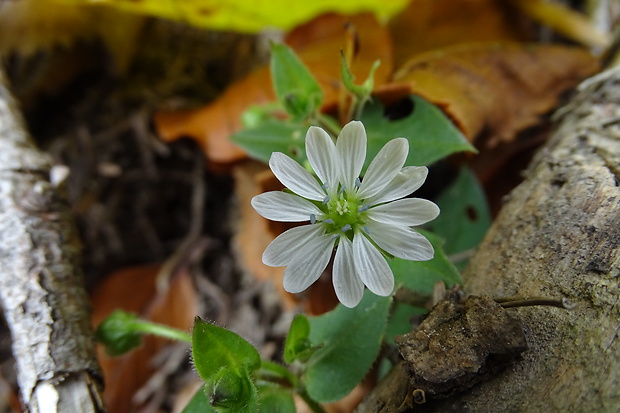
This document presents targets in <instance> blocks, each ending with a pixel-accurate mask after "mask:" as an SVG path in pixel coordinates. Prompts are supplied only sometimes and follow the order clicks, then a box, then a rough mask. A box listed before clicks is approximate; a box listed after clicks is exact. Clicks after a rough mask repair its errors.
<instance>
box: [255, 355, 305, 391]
mask: <svg viewBox="0 0 620 413" xmlns="http://www.w3.org/2000/svg"><path fill="white" fill-rule="evenodd" d="M258 374H259V375H260V378H261V379H263V380H265V381H268V382H273V383H279V384H281V382H282V381H285V382H286V384H288V385H289V386H291V387H298V386H299V378H298V377H297V376H295V375H294V374H293V373H291V371H290V370H289V369H287V368H286V367H284V366H281V365H280V364H278V363H274V362H273V361H269V360H264V359H262V360H261V366H260V369H259V370H258Z"/></svg>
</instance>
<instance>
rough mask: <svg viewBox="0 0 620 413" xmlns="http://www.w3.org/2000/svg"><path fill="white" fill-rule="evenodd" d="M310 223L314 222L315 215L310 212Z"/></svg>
mask: <svg viewBox="0 0 620 413" xmlns="http://www.w3.org/2000/svg"><path fill="white" fill-rule="evenodd" d="M310 223H311V224H316V215H314V214H310Z"/></svg>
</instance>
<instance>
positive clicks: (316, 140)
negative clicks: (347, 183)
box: [306, 126, 338, 190]
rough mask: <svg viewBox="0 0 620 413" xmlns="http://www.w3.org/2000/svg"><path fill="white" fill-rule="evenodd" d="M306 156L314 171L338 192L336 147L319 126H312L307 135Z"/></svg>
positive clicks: (324, 182) (322, 180)
mask: <svg viewBox="0 0 620 413" xmlns="http://www.w3.org/2000/svg"><path fill="white" fill-rule="evenodd" d="M306 154H307V155H308V161H310V165H312V169H314V172H316V174H317V176H318V177H319V179H320V180H321V182H323V184H326V185H327V186H328V187H333V188H334V190H337V185H338V161H337V153H336V145H334V142H333V141H332V138H330V137H329V135H328V134H327V132H325V131H324V130H323V129H321V128H319V127H317V126H311V127H310V129H308V133H307V134H306Z"/></svg>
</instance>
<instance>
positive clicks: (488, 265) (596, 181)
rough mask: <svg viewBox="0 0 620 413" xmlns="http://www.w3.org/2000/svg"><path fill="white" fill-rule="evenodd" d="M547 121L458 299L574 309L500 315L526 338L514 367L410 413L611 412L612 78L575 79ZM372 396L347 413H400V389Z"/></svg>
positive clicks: (615, 264)
mask: <svg viewBox="0 0 620 413" xmlns="http://www.w3.org/2000/svg"><path fill="white" fill-rule="evenodd" d="M556 120H557V129H556V131H555V133H554V134H553V136H552V137H551V139H550V140H549V142H548V143H547V144H546V145H545V146H544V147H543V148H542V149H541V150H540V151H539V153H538V154H537V156H536V157H535V158H534V160H533V161H532V163H531V165H530V167H529V168H528V170H527V173H526V179H525V181H524V182H523V183H522V184H521V185H520V186H519V187H517V188H516V189H515V190H514V191H513V192H512V193H511V194H510V196H509V197H508V199H507V201H506V203H505V205H504V207H503V208H502V210H501V212H500V214H499V216H498V217H497V219H496V221H495V223H494V224H493V226H492V228H491V229H490V231H489V233H488V234H487V236H486V238H485V240H484V241H483V243H482V245H481V246H480V248H479V250H478V252H477V253H476V255H475V256H474V257H473V258H472V260H471V263H470V265H469V266H468V268H467V270H466V271H465V273H464V279H465V291H466V292H467V293H468V294H473V295H489V296H491V297H506V296H519V297H523V298H527V297H534V296H544V297H557V298H559V297H566V298H568V299H569V300H570V301H571V302H572V303H573V304H576V308H575V309H573V310H570V311H568V310H563V309H558V308H551V307H527V308H518V309H509V310H507V311H513V312H514V313H513V314H514V315H515V316H516V317H517V318H518V319H520V320H521V322H522V324H523V326H524V329H525V331H526V336H527V341H528V343H529V349H528V350H527V351H525V352H524V353H523V355H522V359H521V360H520V361H517V362H516V363H514V364H513V365H512V366H511V367H509V368H508V369H507V370H504V371H503V372H502V373H500V374H499V375H497V376H495V377H493V378H492V379H490V380H489V381H487V382H484V383H482V384H480V385H477V386H476V387H474V388H472V389H470V390H468V391H466V392H464V393H461V394H460V395H456V396H454V397H451V398H449V399H445V400H441V401H435V402H429V403H426V404H422V405H416V406H415V409H414V411H415V412H442V413H445V412H477V413H495V412H503V413H513V412H514V413H517V412H518V413H523V412H562V413H566V412H597V413H604V412H610V413H611V412H619V411H620V340H619V339H618V334H619V333H620V187H619V183H620V69H613V70H609V71H607V72H604V73H602V74H600V75H598V76H596V77H594V78H591V79H589V80H587V81H586V82H584V83H583V84H582V85H581V86H580V88H579V92H578V94H577V95H576V96H575V97H574V98H573V99H572V101H571V103H570V104H569V105H568V106H566V107H565V108H563V110H561V111H559V112H558V114H557V115H556ZM398 374H400V373H398V372H397V373H394V376H397V375H398ZM410 390H411V389H410ZM377 391H378V393H377V394H375V395H373V397H372V398H370V399H369V400H368V401H367V402H366V403H365V404H364V405H363V406H361V407H360V409H359V410H358V411H361V412H389V411H402V408H403V407H404V406H402V400H403V399H402V389H401V390H399V392H400V393H401V396H398V397H394V394H392V393H391V391H390V389H389V388H378V389H377ZM398 399H400V400H398Z"/></svg>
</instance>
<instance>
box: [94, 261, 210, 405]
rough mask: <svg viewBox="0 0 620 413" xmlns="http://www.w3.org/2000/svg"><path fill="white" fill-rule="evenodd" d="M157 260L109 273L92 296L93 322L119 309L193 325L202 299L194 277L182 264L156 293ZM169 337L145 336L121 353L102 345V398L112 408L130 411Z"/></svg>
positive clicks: (186, 326)
mask: <svg viewBox="0 0 620 413" xmlns="http://www.w3.org/2000/svg"><path fill="white" fill-rule="evenodd" d="M159 268H160V266H159V265H145V266H140V267H133V268H128V269H124V270H121V271H118V272H116V273H114V274H112V275H110V276H109V277H107V278H106V279H105V281H104V282H103V283H102V284H101V285H100V286H99V287H98V288H97V290H96V292H95V294H94V295H93V297H92V302H93V324H94V325H95V326H97V325H98V324H99V323H101V321H103V319H104V318H105V317H107V316H108V315H109V314H110V313H111V312H112V311H114V310H116V309H122V310H125V311H128V312H132V313H136V314H138V315H139V316H140V317H141V318H144V319H148V320H151V321H153V322H156V323H160V324H164V325H167V326H170V327H175V328H178V329H180V330H184V331H189V330H190V329H191V327H192V325H193V320H194V317H195V316H196V314H198V300H197V297H196V293H195V291H194V287H193V284H192V280H191V277H190V275H189V273H188V272H187V271H183V270H180V271H179V272H178V274H177V275H175V277H174V278H173V279H172V280H171V283H170V286H169V288H168V290H167V291H166V292H165V293H164V294H162V295H157V293H156V288H155V279H156V277H157V274H158V272H159ZM169 343H170V340H166V339H162V338H159V337H154V336H143V340H142V346H141V347H140V348H138V349H136V350H133V351H131V352H130V353H128V354H125V355H124V356H121V357H109V356H107V355H106V354H105V351H104V349H103V346H99V348H98V355H99V361H100V363H101V367H102V369H103V375H104V380H105V390H104V400H105V403H106V405H107V407H108V409H109V411H111V412H118V413H123V412H131V411H134V410H135V408H136V406H135V405H133V404H132V401H131V400H132V397H133V396H134V394H135V392H136V391H137V390H138V389H140V388H141V387H142V386H143V385H144V384H145V383H146V381H147V380H148V379H149V377H150V376H151V374H152V373H153V366H152V360H153V357H155V356H156V355H157V354H158V353H159V351H160V350H161V349H162V348H163V347H164V346H166V345H167V344H169Z"/></svg>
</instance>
